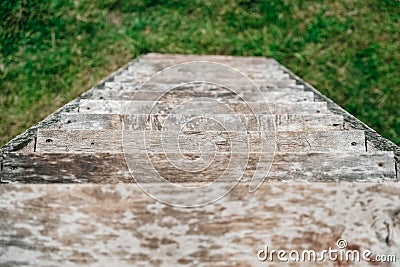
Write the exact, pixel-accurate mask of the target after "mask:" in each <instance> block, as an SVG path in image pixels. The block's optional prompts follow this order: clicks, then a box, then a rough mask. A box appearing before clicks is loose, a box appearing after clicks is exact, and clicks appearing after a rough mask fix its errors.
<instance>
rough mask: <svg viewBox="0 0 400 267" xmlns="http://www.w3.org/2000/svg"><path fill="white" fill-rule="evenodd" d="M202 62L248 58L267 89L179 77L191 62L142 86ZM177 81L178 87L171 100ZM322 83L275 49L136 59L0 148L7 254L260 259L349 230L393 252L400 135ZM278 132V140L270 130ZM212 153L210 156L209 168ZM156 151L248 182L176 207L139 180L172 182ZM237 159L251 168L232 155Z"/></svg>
mask: <svg viewBox="0 0 400 267" xmlns="http://www.w3.org/2000/svg"><path fill="white" fill-rule="evenodd" d="M198 60H201V61H212V62H218V63H222V64H226V65H229V66H232V67H234V68H237V69H239V70H240V71H241V72H243V73H244V74H246V75H247V76H248V77H249V78H250V79H252V80H253V81H254V82H255V83H256V84H257V85H258V87H259V89H260V91H261V92H262V95H263V96H264V99H262V98H261V99H260V98H259V94H258V93H257V92H256V91H254V90H253V89H251V88H248V87H246V86H244V85H243V90H242V92H241V93H240V94H237V93H235V92H232V91H229V90H227V89H226V88H225V87H224V86H220V85H215V84H211V85H210V84H206V83H193V84H185V85H180V84H179V77H180V75H189V76H190V73H189V74H188V73H184V74H182V73H179V72H176V73H173V74H174V75H170V76H168V77H167V78H164V79H162V80H158V81H157V83H154V84H152V83H151V82H147V83H145V82H146V81H147V80H148V79H149V78H151V77H152V75H154V74H155V73H157V72H158V71H161V70H163V69H165V68H167V67H169V66H172V65H176V64H180V63H185V62H190V61H198ZM208 75H210V76H213V75H221V74H220V73H210V74H208ZM143 83H145V85H143ZM237 84H238V85H239V86H241V81H240V80H238V81H237ZM142 85H143V86H142ZM168 88H175V89H174V90H171V91H170V92H168V93H166V94H165V95H164V96H163V98H162V99H161V100H160V99H159V98H158V96H159V95H160V94H163V92H165V90H166V89H168ZM314 90H315V89H313V88H310V87H309V86H308V85H307V84H305V83H301V82H299V80H298V78H296V77H294V76H293V74H292V73H290V72H289V71H287V70H286V69H285V68H284V67H282V66H281V65H280V64H278V63H277V62H276V61H274V60H272V59H266V58H256V57H230V56H194V55H164V54H147V55H145V56H142V57H140V58H138V59H137V60H135V61H133V62H131V63H129V64H128V65H127V66H125V67H123V68H122V69H121V70H119V71H117V72H116V73H114V74H113V75H111V76H110V77H109V78H107V79H106V80H104V81H101V82H100V83H99V84H98V85H96V86H95V87H94V88H93V89H91V90H89V91H88V92H87V93H85V94H84V95H82V97H81V98H79V99H77V100H75V101H73V102H71V103H69V104H68V105H66V106H65V107H63V108H62V109H60V110H59V111H58V112H56V113H55V114H53V115H52V116H50V117H49V118H47V119H46V120H45V121H44V122H42V123H40V124H38V125H37V126H36V127H34V128H32V129H30V130H28V131H27V132H26V133H25V134H24V135H22V136H20V137H17V138H16V139H15V140H12V141H11V142H10V143H9V144H7V145H6V146H5V147H4V148H3V150H2V169H1V182H2V183H4V184H2V185H0V195H1V199H0V215H1V217H2V218H4V219H3V220H2V221H1V222H0V232H1V233H3V234H2V235H0V264H5V265H7V264H9V265H13V264H14V263H17V264H16V265H18V266H24V265H30V263H32V262H34V263H36V264H37V265H40V266H52V265H54V264H56V265H57V264H59V263H64V262H67V263H69V264H72V265H75V264H76V265H94V266H105V265H110V264H118V265H130V266H131V265H138V266H139V265H140V266H142V265H143V266H149V265H154V266H177V265H185V266H194V265H196V266H234V265H237V266H258V265H259V264H260V261H259V260H258V259H257V255H256V254H257V251H258V250H259V249H262V248H264V244H270V245H271V246H273V248H276V249H307V248H308V249H310V248H313V249H316V250H322V249H327V248H328V247H329V246H331V247H334V246H335V242H336V240H337V239H339V238H345V239H346V240H348V242H350V243H351V244H349V245H353V246H354V247H357V248H358V249H361V248H363V249H371V250H372V249H375V250H376V251H377V253H378V252H380V253H392V254H393V253H398V252H399V249H398V248H399V245H400V226H399V224H398V222H399V219H400V217H399V214H400V213H399V212H398V211H399V210H400V186H399V185H398V183H397V178H398V177H397V175H398V174H397V173H396V168H397V166H396V165H397V164H398V162H397V161H396V157H397V156H398V147H396V146H393V147H394V149H387V150H385V149H380V148H379V145H377V144H376V142H377V141H376V139H374V140H372V139H371V138H370V136H371V132H369V130H368V129H367V128H366V129H367V131H366V130H364V129H360V127H355V125H359V124H353V123H351V121H350V122H349V120H348V116H350V115H348V114H347V113H346V114H341V113H340V112H337V110H335V109H332V108H331V105H332V103H331V102H329V101H328V100H327V101H322V100H321V98H322V96H321V95H320V94H319V93H317V92H316V91H314ZM243 99H247V100H249V101H250V102H245V101H243ZM316 99H317V101H316ZM197 100H199V101H197ZM213 100H216V101H218V102H219V103H222V104H223V105H224V108H219V106H215V105H214V104H213ZM266 100H267V102H266ZM191 101H195V102H196V105H191V106H190V105H188V106H184V108H182V109H181V110H179V109H178V111H177V110H176V107H179V105H182V104H185V103H188V102H189V103H191ZM249 104H250V106H251V107H253V108H252V109H251V110H249V109H248V105H249ZM214 106H215V107H214ZM210 107H212V108H210ZM225 107H226V108H225ZM127 110H129V113H128V114H127ZM193 114H195V115H197V116H198V117H197V118H196V120H192V119H193V118H192V116H193ZM238 122H240V123H238ZM357 123H358V122H357ZM271 129H272V130H273V131H272V130H271ZM177 135H179V140H178V139H176V136H177ZM272 135H273V136H274V141H275V147H274V148H271V147H267V146H266V145H265V144H264V143H263V142H261V141H260V140H262V138H264V137H267V138H268V137H269V136H272ZM124 136H129V138H128V139H127V140H129V142H126V139H125V140H124ZM177 140H178V141H177ZM371 140H372V141H371ZM382 140H383V138H382ZM177 142H178V143H177ZM199 142H202V147H201V148H199ZM384 142H388V141H387V140H385V141H384ZM389 143H390V142H389ZM385 144H386V143H385ZM387 147H388V146H387ZM249 151H251V153H248V152H249ZM181 153H182V154H181ZM264 154H265V155H267V159H273V161H272V164H271V166H270V167H271V168H270V169H269V163H270V162H262V161H261V162H259V161H257V159H258V158H259V157H260V155H264ZM183 156H184V157H183ZM127 157H129V162H130V163H131V165H130V164H128V165H127ZM203 157H205V158H212V163H211V164H210V165H207V167H206V168H204V166H206V163H207V162H206V161H205V160H202V158H203ZM170 158H173V159H178V161H179V158H181V161H182V162H186V161H187V159H190V161H192V162H191V164H192V165H191V168H193V170H201V172H200V171H191V170H185V169H184V168H179V167H178V168H177V166H176V165H174V164H173V163H171V161H170ZM182 158H183V159H182ZM232 158H233V159H232ZM148 160H151V161H152V163H153V167H154V168H156V169H157V172H158V173H159V174H161V175H162V176H163V178H164V179H166V180H167V181H169V182H171V183H175V184H186V183H187V184H196V185H201V184H208V183H211V182H215V181H216V178H218V177H219V176H220V175H222V174H224V178H223V179H221V180H218V183H221V184H223V183H229V182H230V181H229V179H230V177H234V176H239V177H241V180H240V182H239V184H238V185H237V186H236V187H235V188H234V190H233V191H232V192H231V193H230V194H228V195H227V196H225V197H224V198H222V199H220V200H219V201H217V202H216V203H214V204H211V205H209V206H205V207H196V208H192V209H182V208H179V207H174V206H168V205H165V204H162V203H159V202H157V201H155V200H154V199H152V198H150V197H149V196H147V195H145V194H144V193H143V192H142V191H141V190H140V188H139V187H138V186H137V185H136V184H135V181H136V180H135V179H134V178H133V177H132V172H131V171H130V170H129V168H132V166H134V169H135V175H139V176H140V179H141V180H140V181H145V182H149V183H150V185H148V186H149V188H151V187H154V190H155V191H157V192H158V191H159V192H160V194H168V192H165V191H168V190H167V189H166V188H167V187H163V184H154V185H153V184H151V183H152V181H153V180H152V179H153V177H152V176H153V175H154V172H153V171H152V170H150V169H149V166H148V164H146V161H148ZM242 162H247V164H246V168H245V169H241V168H239V167H237V168H236V167H235V164H240V163H242ZM229 164H231V165H232V164H233V167H230V168H229V171H228V172H227V171H226V170H227V168H228V167H227V166H230V165H229ZM263 164H264V165H265V166H264V165H263ZM263 166H264V167H265V169H268V170H269V172H267V173H268V177H267V180H266V181H265V182H264V184H263V185H262V186H261V187H260V188H259V189H258V190H257V191H256V192H255V193H252V194H250V193H249V192H248V184H249V183H250V181H251V179H252V177H253V174H254V172H255V171H256V170H257V169H259V168H262V167H263ZM282 181H286V182H290V183H282ZM274 182H276V183H274ZM327 182H328V183H327ZM338 182H339V183H338ZM218 183H215V186H216V187H218ZM33 184H35V185H33ZM49 184H53V185H49ZM61 184H69V185H61ZM72 184H73V185H72ZM99 184H101V185H99ZM163 190H164V191H163ZM179 197H181V198H184V196H179ZM186 197H187V199H189V198H199V199H200V198H202V197H204V196H202V195H200V194H199V195H196V194H194V195H190V196H186ZM396 212H397V213H396ZM385 225H387V227H386V228H385V227H384V226H385ZM273 248H272V249H273ZM398 257H400V254H399V255H398ZM399 260H400V259H399ZM31 261H32V262H31ZM319 264H320V265H319ZM329 264H333V263H329V262H324V263H314V265H315V266H328V265H329ZM354 264H355V265H357V264H359V266H364V265H363V264H362V263H354ZM314 265H313V264H307V266H314Z"/></svg>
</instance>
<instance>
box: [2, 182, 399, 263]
mask: <svg viewBox="0 0 400 267" xmlns="http://www.w3.org/2000/svg"><path fill="white" fill-rule="evenodd" d="M216 186H218V185H216ZM154 190H159V191H160V194H162V193H164V194H166V193H167V192H165V188H164V187H163V186H162V185H157V184H156V185H154ZM179 197H180V199H183V200H184V199H185V198H186V197H189V196H187V195H180V196H179ZM190 197H201V196H197V195H191V196H190ZM399 203H400V187H399V184H398V183H386V184H373V185H371V184H369V183H367V184H364V183H330V184H326V183H312V184H310V183H307V184H297V183H296V184H284V183H267V184H264V185H263V186H262V187H261V188H260V189H259V190H258V191H257V192H255V193H252V194H250V193H248V187H247V185H245V184H243V185H238V186H237V187H235V189H234V190H233V191H232V192H231V193H229V194H228V195H227V196H226V197H224V198H223V199H221V200H219V201H217V202H215V203H213V204H212V205H208V206H206V207H199V208H192V209H182V208H178V207H173V206H165V205H162V204H160V203H158V202H157V201H155V200H154V199H152V198H150V197H149V196H148V195H146V194H145V193H143V192H142V191H141V189H140V188H139V187H138V186H137V185H135V184H124V185H96V184H91V185H78V184H75V185H60V184H58V185H2V186H1V187H0V214H2V220H0V232H1V233H2V234H1V235H0V244H2V245H0V246H1V249H2V251H3V254H2V257H0V265H2V264H3V265H7V264H8V263H9V262H11V261H12V262H13V263H15V265H19V264H20V265H26V260H27V259H31V260H34V261H35V265H40V266H57V265H59V264H60V262H62V263H63V264H65V265H85V266H87V265H88V264H90V265H104V264H107V265H108V264H109V265H116V266H147V265H148V263H149V262H150V261H153V262H157V265H158V266H167V265H168V266H180V265H181V264H182V262H196V265H202V266H203V265H207V266H209V265H212V266H235V265H238V266H258V265H263V264H266V263H263V262H260V261H259V260H258V259H257V251H258V250H261V249H264V246H265V245H268V246H269V249H277V250H278V249H286V248H287V249H288V250H294V249H296V250H299V251H303V250H304V249H314V250H316V251H321V250H322V249H327V248H329V247H332V248H335V249H336V248H337V246H336V241H337V240H338V239H344V240H347V242H348V243H349V246H351V245H352V244H356V245H357V249H358V250H360V251H364V250H366V249H368V250H370V251H373V252H374V253H381V254H397V255H398V253H399V249H398V247H396V246H390V245H389V244H387V242H385V238H386V237H389V236H390V237H389V240H390V243H393V244H397V243H398V242H400V240H399V237H398V235H390V230H389V229H398V228H396V225H395V222H394V221H393V220H394V217H393V215H392V212H394V211H396V210H399V209H400V205H399ZM382 207H385V209H382ZM32 218H34V219H32ZM385 224H386V225H385ZM21 235H22V236H23V237H24V238H22V237H21ZM11 244H12V245H11ZM200 244H201V245H200ZM138 248H140V249H138ZM349 249H350V247H349ZM121 251H123V253H121ZM155 251H157V253H155ZM168 251H170V252H171V251H172V253H167V252H168ZM138 253H140V254H138ZM227 254H229V255H235V256H232V257H226V255H227ZM200 255H201V256H200ZM183 259H184V260H183ZM31 263H32V262H30V263H29V264H28V265H30V264H31ZM314 264H315V263H313V264H312V265H313V266H316V265H314ZM268 265H269V264H268ZM278 265H279V262H278ZM280 265H282V264H280ZM308 265H310V263H308ZM318 266H327V261H324V262H323V264H322V265H318ZM352 266H365V262H363V261H362V262H354V263H352Z"/></svg>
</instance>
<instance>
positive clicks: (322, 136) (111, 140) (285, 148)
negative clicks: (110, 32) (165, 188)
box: [36, 129, 366, 153]
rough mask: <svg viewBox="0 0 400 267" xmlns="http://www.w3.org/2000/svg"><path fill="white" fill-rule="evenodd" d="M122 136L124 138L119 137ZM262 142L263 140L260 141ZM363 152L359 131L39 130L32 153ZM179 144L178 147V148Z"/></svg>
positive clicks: (362, 140) (363, 143) (362, 141)
mask: <svg viewBox="0 0 400 267" xmlns="http://www.w3.org/2000/svg"><path fill="white" fill-rule="evenodd" d="M123 136H124V139H123V138H122V137H123ZM263 140H264V141H263ZM266 140H273V141H274V143H275V144H276V149H275V151H276V152H309V151H313V152H315V151H320V152H333V151H339V152H345V151H349V152H356V151H360V152H364V151H366V147H365V136H364V132H363V131H358V130H354V131H321V132H318V131H313V132H277V133H274V132H254V131H233V132H228V131H215V130H214V131H185V132H179V131H146V132H143V131H124V132H122V131H118V130H49V129H39V130H38V133H37V142H36V152H46V153H49V152H74V153H78V152H88V153H95V152H109V153H112V152H122V147H124V151H126V152H129V153H134V152H145V151H146V150H147V151H149V152H163V151H165V152H180V151H182V152H186V153H190V152H197V151H199V149H200V145H202V152H212V151H214V150H215V151H217V152H229V151H232V152H238V153H240V152H245V151H253V152H261V151H263V152H264V151H265V152H271V150H274V148H273V147H272V148H271V147H269V146H268V145H270V144H267V142H266ZM178 144H179V145H178Z"/></svg>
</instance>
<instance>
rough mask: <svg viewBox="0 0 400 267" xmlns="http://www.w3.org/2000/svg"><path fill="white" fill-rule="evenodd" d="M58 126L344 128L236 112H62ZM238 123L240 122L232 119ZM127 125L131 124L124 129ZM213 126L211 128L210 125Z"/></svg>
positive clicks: (325, 120) (330, 122) (337, 121)
mask: <svg viewBox="0 0 400 267" xmlns="http://www.w3.org/2000/svg"><path fill="white" fill-rule="evenodd" d="M60 121H61V122H60V124H61V125H60V127H61V128H63V129H85V130H90V129H93V130H107V129H111V130H122V121H125V122H127V123H125V129H129V130H144V129H146V128H145V127H146V126H147V129H151V130H165V131H171V130H180V129H182V130H200V131H205V130H209V129H211V128H210V126H209V125H210V124H211V123H212V122H213V121H217V122H220V124H222V125H227V126H229V129H232V130H241V129H242V128H243V126H244V127H245V128H246V129H250V130H257V129H260V128H261V130H262V131H267V130H268V129H275V130H276V131H315V130H319V131H322V130H326V131H328V130H341V129H343V128H344V124H343V117H342V116H338V115H333V114H312V115H294V114H277V115H256V116H253V115H245V114H243V115H240V114H212V115H207V116H203V117H199V118H198V119H197V120H193V116H192V115H184V114H176V115H173V114H172V115H143V114H142V115H140V114H137V115H130V116H124V115H119V114H90V113H62V114H61V119H60ZM238 121H240V122H242V123H241V124H238V123H235V122H238ZM127 125H130V126H131V127H130V128H128V126H127ZM214 129H215V128H214Z"/></svg>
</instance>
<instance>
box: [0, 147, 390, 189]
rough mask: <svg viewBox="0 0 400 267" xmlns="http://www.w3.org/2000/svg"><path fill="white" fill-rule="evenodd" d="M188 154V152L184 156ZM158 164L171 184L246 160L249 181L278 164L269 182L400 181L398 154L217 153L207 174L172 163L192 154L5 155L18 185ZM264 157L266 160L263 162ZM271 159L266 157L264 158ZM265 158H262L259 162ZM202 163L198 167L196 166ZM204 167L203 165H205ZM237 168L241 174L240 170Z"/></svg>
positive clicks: (124, 174) (97, 178)
mask: <svg viewBox="0 0 400 267" xmlns="http://www.w3.org/2000/svg"><path fill="white" fill-rule="evenodd" d="M185 155H186V154H185ZM148 156H150V157H151V159H152V161H154V166H156V167H157V169H158V170H161V171H162V172H163V173H165V175H167V176H168V177H169V178H170V179H171V182H196V181H199V180H200V181H201V182H207V181H213V180H214V179H216V178H217V177H218V176H216V175H215V173H220V172H221V170H222V171H223V168H224V167H223V165H220V164H222V163H223V164H233V165H231V166H232V168H233V170H232V171H230V172H229V173H226V174H225V176H224V177H229V179H232V177H235V176H238V175H239V176H241V175H242V174H243V170H242V169H240V168H242V167H243V162H245V163H247V165H246V166H247V168H246V171H245V172H244V174H243V179H242V180H243V181H244V182H246V181H248V180H249V179H250V178H251V177H252V174H254V170H255V169H256V168H258V169H261V170H266V171H265V174H267V170H268V166H270V165H269V164H270V161H269V160H270V159H272V157H273V164H272V167H271V170H270V172H269V175H268V179H270V180H280V181H281V180H308V181H340V180H354V181H371V182H377V181H385V180H395V179H396V171H395V162H394V157H393V152H374V153H368V152H344V153H339V152H335V153H331V152H310V153H304V152H296V153H295V152H286V153H275V154H274V155H272V154H268V153H266V154H260V153H250V154H248V153H233V154H232V153H224V152H219V153H216V154H214V153H212V154H209V155H208V154H205V153H203V156H204V157H206V156H207V158H210V157H215V159H214V161H213V163H212V164H211V165H210V167H209V168H207V169H205V170H204V172H203V174H199V173H196V172H183V171H181V170H180V169H176V167H175V166H172V165H171V164H170V162H169V160H168V158H174V159H181V160H183V163H186V162H187V160H188V159H189V158H192V159H198V158H199V153H191V154H189V153H187V155H186V157H185V158H182V154H180V153H167V154H164V153H146V152H143V153H131V154H124V153H82V152H79V153H5V154H4V155H3V171H2V181H3V182H18V183H88V182H89V183H105V184H106V183H118V182H133V179H132V177H131V175H130V173H129V171H128V169H127V165H126V161H127V162H128V164H130V166H135V167H134V170H135V172H140V173H141V176H140V178H141V179H147V177H149V179H152V178H151V177H153V178H154V173H153V174H151V173H152V172H154V171H155V170H154V168H153V169H152V168H149V166H148V164H149V159H148ZM260 157H261V160H260ZM263 158H266V160H265V161H264V160H262V159H263ZM258 160H260V162H258ZM191 163H193V166H194V167H196V166H197V165H198V164H200V165H201V164H205V163H204V162H203V161H201V160H200V161H198V160H194V161H191ZM196 164H197V165H196ZM201 166H202V165H201ZM236 167H238V168H239V170H238V172H235V169H234V168H236Z"/></svg>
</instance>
